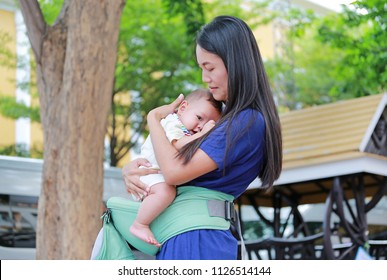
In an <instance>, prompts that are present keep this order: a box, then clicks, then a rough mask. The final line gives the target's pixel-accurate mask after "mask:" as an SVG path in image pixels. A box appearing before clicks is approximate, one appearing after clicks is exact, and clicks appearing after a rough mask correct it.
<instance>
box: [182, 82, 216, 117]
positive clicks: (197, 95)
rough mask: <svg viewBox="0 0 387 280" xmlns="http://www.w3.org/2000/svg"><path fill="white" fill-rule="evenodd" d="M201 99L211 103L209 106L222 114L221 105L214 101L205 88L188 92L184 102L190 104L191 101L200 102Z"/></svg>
mask: <svg viewBox="0 0 387 280" xmlns="http://www.w3.org/2000/svg"><path fill="white" fill-rule="evenodd" d="M201 98H206V100H207V101H209V102H210V103H211V105H212V106H213V107H214V108H215V109H216V111H217V112H218V113H219V114H222V107H223V103H222V102H220V101H217V100H215V99H214V97H213V96H212V93H211V92H210V90H208V89H205V88H199V89H196V90H194V91H192V92H190V93H189V94H188V95H187V96H186V97H185V100H187V102H192V101H196V100H200V99H201Z"/></svg>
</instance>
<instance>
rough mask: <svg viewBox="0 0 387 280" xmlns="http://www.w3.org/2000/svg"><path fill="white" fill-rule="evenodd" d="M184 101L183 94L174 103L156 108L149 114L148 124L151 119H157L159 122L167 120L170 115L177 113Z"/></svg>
mask: <svg viewBox="0 0 387 280" xmlns="http://www.w3.org/2000/svg"><path fill="white" fill-rule="evenodd" d="M183 100H184V95H183V94H182V93H181V94H180V95H179V96H178V97H177V98H176V99H175V100H174V101H173V102H172V103H170V104H167V105H163V106H160V107H157V108H154V109H153V110H151V111H150V112H149V113H148V117H147V120H148V122H149V119H150V118H155V119H156V120H157V121H161V119H163V118H165V117H166V116H168V115H169V114H172V113H174V112H176V108H177V107H179V105H180V103H181V102H183Z"/></svg>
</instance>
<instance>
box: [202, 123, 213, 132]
mask: <svg viewBox="0 0 387 280" xmlns="http://www.w3.org/2000/svg"><path fill="white" fill-rule="evenodd" d="M214 126H215V121H213V120H209V121H208V122H207V123H206V124H205V125H204V126H203V129H202V131H201V133H203V134H205V133H207V132H208V131H210V130H211V129H212V128H213V127H214Z"/></svg>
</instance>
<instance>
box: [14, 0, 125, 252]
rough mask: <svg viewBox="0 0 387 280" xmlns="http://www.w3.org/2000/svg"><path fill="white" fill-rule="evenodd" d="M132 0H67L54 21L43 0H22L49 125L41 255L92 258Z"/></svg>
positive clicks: (41, 205) (39, 227)
mask: <svg viewBox="0 0 387 280" xmlns="http://www.w3.org/2000/svg"><path fill="white" fill-rule="evenodd" d="M124 3H125V0H119V1H118V0H117V1H110V0H100V1H93V0H82V1H69V0H65V1H64V4H63V7H62V11H61V13H60V15H59V16H58V18H57V20H56V22H55V23H54V25H53V26H48V25H46V23H45V22H44V19H43V16H42V14H41V11H40V8H39V4H38V3H37V1H36V0H33V1H32V0H20V4H21V10H22V13H23V16H24V19H25V22H26V26H27V31H28V36H29V39H30V42H31V46H32V49H33V52H34V54H35V58H36V63H37V78H38V91H39V97H40V105H41V110H40V111H41V121H42V126H43V131H44V171H43V185H42V192H41V195H40V198H39V212H38V213H39V214H38V224H37V259H88V258H89V257H90V252H91V249H92V245H93V241H94V239H95V237H96V234H97V232H98V230H99V228H100V227H101V221H100V219H99V216H100V215H101V202H102V192H103V144H104V137H105V134H106V124H107V115H108V111H109V109H110V104H111V102H110V100H111V95H112V88H113V78H114V67H115V60H116V45H117V40H118V33H119V22H120V17H121V12H122V9H123V7H124Z"/></svg>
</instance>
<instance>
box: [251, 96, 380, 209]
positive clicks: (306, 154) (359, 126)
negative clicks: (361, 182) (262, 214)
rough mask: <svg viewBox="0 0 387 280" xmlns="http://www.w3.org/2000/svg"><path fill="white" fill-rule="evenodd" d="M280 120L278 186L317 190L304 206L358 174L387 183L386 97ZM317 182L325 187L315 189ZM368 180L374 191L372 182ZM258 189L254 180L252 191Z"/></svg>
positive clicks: (302, 112) (301, 112)
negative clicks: (340, 180)
mask: <svg viewBox="0 0 387 280" xmlns="http://www.w3.org/2000/svg"><path fill="white" fill-rule="evenodd" d="M280 119H281V124H282V134H283V152H284V154H283V170H282V173H281V176H280V178H279V179H278V180H277V181H276V182H275V186H276V187H281V186H284V185H286V186H288V187H289V185H292V187H293V188H295V189H297V192H298V193H300V192H303V191H304V192H313V188H314V192H315V195H314V198H312V197H311V196H309V198H305V201H304V203H307V202H313V203H316V202H319V201H323V200H324V199H325V196H326V193H327V191H326V190H327V189H329V188H330V184H331V183H330V181H329V180H327V179H328V178H333V177H335V176H343V175H348V174H358V173H366V174H372V176H373V178H375V176H381V177H387V132H386V124H387V93H383V94H377V95H371V96H366V97H360V98H355V99H351V100H346V101H340V102H336V103H331V104H326V105H320V106H314V107H310V108H307V109H302V110H298V111H291V112H288V113H284V114H281V115H280ZM379 126H381V129H380V128H379ZM316 180H320V183H321V184H322V185H323V184H326V187H325V188H324V187H323V188H319V187H317V186H316V184H315V181H316ZM366 180H368V181H369V182H370V185H374V181H373V179H372V178H370V179H366ZM324 182H325V183H324ZM301 185H302V186H301ZM322 185H320V186H322ZM259 186H260V182H259V180H255V181H254V182H253V183H252V184H251V185H250V187H249V189H250V190H252V189H256V188H259ZM267 198H268V199H269V197H267ZM301 203H302V202H301Z"/></svg>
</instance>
